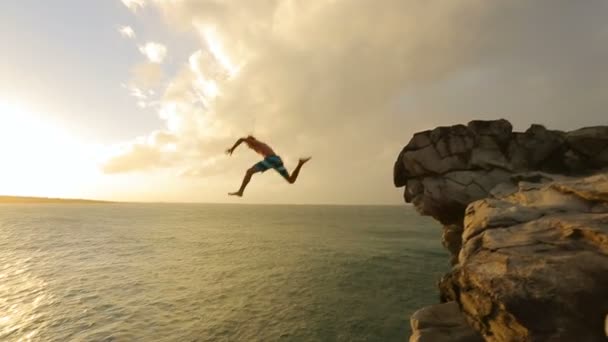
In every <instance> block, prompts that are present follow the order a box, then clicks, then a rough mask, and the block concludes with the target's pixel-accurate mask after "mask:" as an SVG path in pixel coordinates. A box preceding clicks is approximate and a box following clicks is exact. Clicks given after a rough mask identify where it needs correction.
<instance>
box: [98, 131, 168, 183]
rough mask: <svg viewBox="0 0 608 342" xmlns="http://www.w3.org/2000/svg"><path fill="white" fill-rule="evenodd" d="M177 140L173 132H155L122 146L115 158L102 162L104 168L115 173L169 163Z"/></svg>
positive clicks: (104, 170) (108, 172) (107, 171)
mask: <svg viewBox="0 0 608 342" xmlns="http://www.w3.org/2000/svg"><path fill="white" fill-rule="evenodd" d="M176 141H177V140H176V137H175V136H173V135H172V134H171V133H168V132H165V131H156V132H153V133H151V134H150V136H148V137H146V138H139V139H137V140H136V141H134V142H132V143H129V144H126V145H123V146H121V147H120V148H119V149H120V151H119V152H118V153H116V154H115V156H114V157H113V158H111V159H110V160H107V161H105V162H104V163H102V170H103V172H104V173H107V174H113V173H125V172H131V171H135V170H142V169H151V168H156V167H163V166H166V165H169V164H170V163H171V161H170V159H171V157H172V154H173V152H174V150H175V145H174V144H175V142H176Z"/></svg>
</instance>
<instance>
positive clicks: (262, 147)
mask: <svg viewBox="0 0 608 342" xmlns="http://www.w3.org/2000/svg"><path fill="white" fill-rule="evenodd" d="M247 146H249V148H251V149H252V150H254V151H255V152H257V153H259V154H261V155H263V156H264V157H268V156H273V155H275V153H274V151H273V150H272V148H270V146H268V145H266V144H265V143H263V142H261V141H259V140H251V141H247Z"/></svg>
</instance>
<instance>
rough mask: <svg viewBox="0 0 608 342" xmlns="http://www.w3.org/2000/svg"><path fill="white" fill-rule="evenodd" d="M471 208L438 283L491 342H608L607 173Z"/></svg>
mask: <svg viewBox="0 0 608 342" xmlns="http://www.w3.org/2000/svg"><path fill="white" fill-rule="evenodd" d="M514 190H515V191H514V192H513V193H511V194H505V195H502V196H501V197H500V198H487V199H484V200H480V201H477V202H474V203H472V204H471V205H469V207H468V208H467V210H466V216H465V219H464V223H465V227H464V231H463V235H462V245H463V247H462V249H461V251H460V254H459V256H458V265H457V266H456V267H454V268H453V270H452V272H451V273H450V274H449V275H447V276H446V277H445V278H444V279H443V281H442V283H441V292H442V294H443V295H444V297H445V298H447V299H450V300H456V301H457V302H458V303H460V306H461V308H462V311H463V313H464V314H465V316H466V317H467V319H468V321H469V323H471V324H472V326H473V327H474V328H475V329H476V330H477V331H479V332H481V333H482V335H483V336H484V337H485V338H486V340H488V341H605V340H606V338H605V334H604V317H605V316H606V314H608V206H607V204H608V173H604V174H598V175H594V176H591V177H587V178H578V179H573V180H559V181H555V182H548V183H543V184H523V185H521V186H520V187H518V188H516V189H514Z"/></svg>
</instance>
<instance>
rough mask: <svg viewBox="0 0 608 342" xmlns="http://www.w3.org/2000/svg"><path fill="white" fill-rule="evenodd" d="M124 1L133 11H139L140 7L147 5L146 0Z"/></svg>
mask: <svg viewBox="0 0 608 342" xmlns="http://www.w3.org/2000/svg"><path fill="white" fill-rule="evenodd" d="M122 3H123V4H124V5H125V6H127V7H128V8H129V9H130V10H132V11H133V12H137V10H138V9H140V8H143V7H145V5H146V1H145V0H122Z"/></svg>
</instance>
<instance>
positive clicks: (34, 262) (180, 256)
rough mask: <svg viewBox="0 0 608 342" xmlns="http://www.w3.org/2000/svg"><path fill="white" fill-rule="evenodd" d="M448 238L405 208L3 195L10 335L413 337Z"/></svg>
mask: <svg viewBox="0 0 608 342" xmlns="http://www.w3.org/2000/svg"><path fill="white" fill-rule="evenodd" d="M440 235H441V229H440V227H439V225H438V224H437V223H435V222H434V221H432V220H431V219H428V218H423V217H420V216H419V215H418V214H416V213H415V212H414V210H413V209H411V208H408V207H406V206H395V207H389V206H287V205H286V206H270V205H268V206H261V205H260V206H257V205H219V204H218V205H208V204H204V205H203V204H171V205H167V204H103V205H56V204H53V205H51V204H46V205H0V340H1V341H407V338H408V336H409V322H408V318H409V315H410V314H411V313H412V312H413V311H414V310H415V309H417V308H419V307H421V306H423V305H427V304H431V303H436V302H437V300H438V298H437V297H438V296H437V290H436V286H435V283H436V281H437V280H438V278H439V277H440V276H441V274H443V272H445V271H446V270H447V267H448V265H447V263H448V256H447V253H446V252H445V251H444V250H443V249H442V247H441V244H440Z"/></svg>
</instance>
